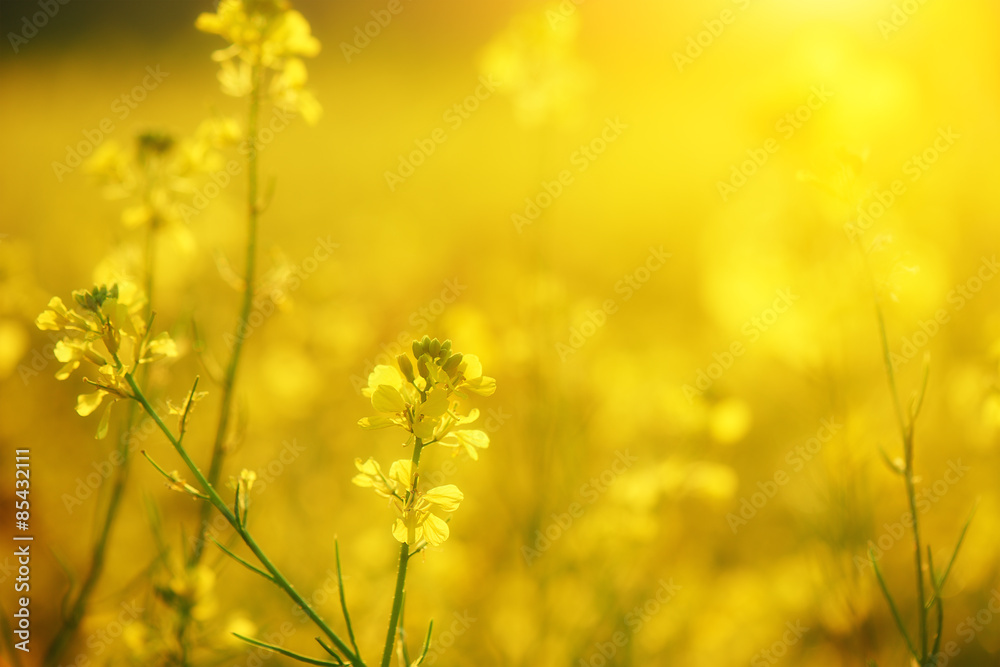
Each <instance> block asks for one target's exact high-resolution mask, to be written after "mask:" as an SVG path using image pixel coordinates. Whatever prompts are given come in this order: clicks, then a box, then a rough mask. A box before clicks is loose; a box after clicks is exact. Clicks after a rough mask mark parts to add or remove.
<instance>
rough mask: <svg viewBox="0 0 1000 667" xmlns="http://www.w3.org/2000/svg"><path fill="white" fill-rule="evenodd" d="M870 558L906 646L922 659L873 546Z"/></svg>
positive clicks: (869, 551)
mask: <svg viewBox="0 0 1000 667" xmlns="http://www.w3.org/2000/svg"><path fill="white" fill-rule="evenodd" d="M868 559H869V560H870V561H871V564H872V568H874V570H875V578H876V579H878V585H879V586H880V587H881V588H882V594H883V595H885V600H886V602H888V603H889V611H891V612H892V617H893V618H894V619H896V627H898V628H899V633H900V634H901V635H903V639H905V640H906V647H907V648H908V649H909V650H910V654H911V655H912V656H913V658H914V659H915V660H917V661H919V660H920V656H918V655H917V651H916V649H914V648H913V642H912V641H910V635H909V634H908V633H907V632H906V626H905V625H904V624H903V619H902V618H901V617H900V616H899V610H898V609H896V603H895V601H894V600H893V599H892V594H890V593H889V587H888V586H887V585H886V583H885V579H883V578H882V571H881V570H880V569H879V567H878V561H877V560H875V551H874V550H873V549H871V548H869V549H868Z"/></svg>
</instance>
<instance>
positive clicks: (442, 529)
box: [352, 458, 465, 546]
mask: <svg viewBox="0 0 1000 667" xmlns="http://www.w3.org/2000/svg"><path fill="white" fill-rule="evenodd" d="M354 464H355V466H356V467H357V469H358V471H359V472H358V474H357V475H355V476H354V479H353V480H352V481H353V482H354V483H355V484H357V485H358V486H361V487H366V488H372V489H374V490H375V493H377V494H379V495H380V496H383V497H385V498H389V499H391V503H392V506H393V508H394V509H395V510H396V514H397V518H396V522H395V523H394V524H393V527H392V535H393V537H395V538H396V539H397V540H399V541H400V542H405V543H406V544H411V545H413V544H419V543H420V542H421V541H422V540H426V541H427V543H428V544H430V545H431V546H438V545H440V544H441V543H442V542H444V541H445V540H447V539H448V535H449V530H448V523H447V521H446V518H447V517H448V515H450V514H451V513H452V512H454V511H455V510H457V509H458V506H459V505H460V504H461V502H462V500H463V499H464V498H465V496H464V495H463V494H462V492H461V491H459V489H458V487H457V486H455V485H454V484H445V485H443V486H436V487H434V488H432V489H429V490H427V491H419V490H417V489H416V487H415V484H416V475H415V473H414V466H413V462H412V461H409V460H407V459H401V460H399V461H396V462H394V463H393V464H392V466H390V468H389V475H388V476H386V475H385V474H384V473H383V472H382V467H381V466H379V464H378V462H377V461H375V460H374V459H371V458H369V459H368V460H367V461H362V460H361V459H356V460H355V462H354Z"/></svg>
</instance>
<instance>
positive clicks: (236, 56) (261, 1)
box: [195, 0, 322, 124]
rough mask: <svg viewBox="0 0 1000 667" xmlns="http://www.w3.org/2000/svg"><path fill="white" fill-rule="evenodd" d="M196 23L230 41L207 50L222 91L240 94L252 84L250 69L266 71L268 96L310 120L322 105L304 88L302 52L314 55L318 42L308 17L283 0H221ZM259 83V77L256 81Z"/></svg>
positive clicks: (316, 115) (247, 91)
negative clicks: (211, 11) (216, 63)
mask: <svg viewBox="0 0 1000 667" xmlns="http://www.w3.org/2000/svg"><path fill="white" fill-rule="evenodd" d="M195 25H196V26H197V28H198V29H199V30H201V31H202V32H207V33H211V34H215V35H219V36H220V37H222V38H223V39H225V40H226V41H228V42H229V43H230V46H229V47H227V48H225V49H220V50H218V51H216V52H215V53H213V54H212V59H213V60H216V61H217V62H219V63H220V66H221V70H220V71H219V82H220V83H221V84H222V91H223V92H224V93H226V94H227V95H233V96H235V97H244V96H246V95H248V94H249V93H250V91H251V90H252V88H253V86H254V83H255V82H254V81H253V76H254V72H255V71H260V70H259V68H262V69H263V71H266V72H268V73H270V75H271V78H270V83H269V86H268V88H267V89H266V90H267V93H268V95H269V97H270V99H271V101H272V102H274V103H275V104H277V105H279V106H281V107H282V108H285V109H288V110H290V111H295V112H297V113H299V114H301V115H302V117H303V118H304V119H305V120H306V122H308V123H310V124H311V123H315V122H316V120H318V118H319V115H320V113H321V111H322V110H321V108H320V106H319V103H318V102H316V99H315V98H314V97H313V96H312V93H310V92H309V91H307V90H305V84H306V79H307V75H306V68H305V64H304V63H303V62H302V58H303V57H309V58H311V57H313V56H315V55H316V54H318V53H319V51H320V43H319V40H317V39H316V38H315V37H313V36H312V33H311V30H310V27H309V22H308V21H306V19H305V17H304V16H302V14H300V13H299V12H297V11H295V10H293V9H291V7H290V5H289V3H288V2H287V1H286V0H221V1H220V2H219V8H218V9H217V10H216V12H215V13H214V14H210V13H204V14H202V15H200V16H199V17H198V20H197V21H196V23H195ZM258 83H259V82H258Z"/></svg>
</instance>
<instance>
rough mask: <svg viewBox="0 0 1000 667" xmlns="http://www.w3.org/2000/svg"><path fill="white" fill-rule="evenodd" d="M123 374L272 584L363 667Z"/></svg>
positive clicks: (128, 375) (136, 398)
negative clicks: (239, 518)
mask: <svg viewBox="0 0 1000 667" xmlns="http://www.w3.org/2000/svg"><path fill="white" fill-rule="evenodd" d="M125 378H126V380H127V381H128V383H129V387H131V389H132V392H133V398H134V399H135V400H136V401H138V402H139V404H140V405H141V406H142V408H143V410H145V411H146V414H148V415H149V416H150V418H151V419H152V420H153V421H154V422H155V423H156V425H157V427H159V429H160V431H162V432H163V434H164V435H165V436H166V438H167V440H168V441H169V442H170V444H171V445H172V446H173V448H174V450H175V451H176V452H177V454H178V455H179V456H180V457H181V460H182V461H184V465H185V466H187V468H188V470H190V471H191V474H192V475H194V477H195V479H196V480H198V484H199V485H200V486H201V488H202V490H203V491H204V492H205V494H206V495H207V496H208V502H209V503H211V504H212V505H213V506H214V507H215V509H216V510H218V512H219V513H220V514H221V515H222V516H223V517H224V518H225V519H226V521H227V522H228V523H229V525H231V526H232V527H233V529H234V530H235V531H236V533H237V534H238V535H239V536H240V538H241V539H242V540H243V543H244V544H246V545H247V547H248V548H249V549H250V551H251V552H252V553H253V555H254V556H255V557H256V558H257V560H258V561H259V562H260V564H261V565H263V566H264V569H265V570H267V572H268V573H269V574H270V575H271V576H272V577H273V578H274V583H275V585H276V586H277V587H278V588H280V589H281V590H282V591H283V592H284V593H285V594H286V595H287V596H288V597H289V598H291V599H292V601H293V602H295V604H297V605H298V606H299V607H301V608H302V610H303V611H304V612H305V614H306V616H308V617H309V619H310V620H311V621H312V622H313V623H315V624H316V626H317V627H318V628H320V629H321V630H322V631H323V633H324V634H325V635H326V636H327V637H329V638H330V641H331V642H333V644H334V646H336V647H337V649H338V650H339V651H340V652H341V653H343V654H344V655H345V656H346V657H347V659H348V660H349V661H350V662H351V664H352V665H354V667H365V663H364V662H363V661H362V660H361V658H360V657H359V656H358V655H357V654H355V653H354V652H353V651H351V649H350V648H349V647H348V646H347V644H345V643H344V641H343V640H342V639H341V638H340V637H339V636H338V635H337V633H336V632H334V631H333V629H332V628H330V626H328V625H327V624H326V622H325V621H323V619H322V618H320V616H319V614H317V613H316V611H315V610H314V609H313V608H312V607H311V606H310V605H309V603H308V602H306V600H305V598H303V597H302V596H301V595H299V593H298V591H296V590H295V587H294V586H292V584H291V583H289V581H288V579H286V578H285V576H284V575H283V574H282V573H281V571H280V570H278V568H277V566H275V565H274V563H272V562H271V560H270V559H269V558H268V557H267V555H266V554H265V553H264V551H263V550H262V549H261V548H260V545H258V544H257V542H256V540H254V539H253V537H252V536H251V535H250V533H249V532H248V530H247V529H246V528H245V527H243V526H241V525H240V523H239V521H237V519H236V515H235V514H233V512H232V510H230V509H229V507H228V506H227V505H226V502H225V501H224V500H223V499H222V498H221V497H220V496H219V493H218V492H217V491H216V490H215V487H214V486H212V485H211V484H209V482H208V479H206V478H205V475H204V473H202V472H201V470H200V469H199V468H198V466H197V465H195V463H194V461H193V460H191V457H190V456H189V455H188V453H187V450H185V449H184V446H183V444H182V442H181V441H180V440H178V439H177V438H176V437H175V436H174V434H173V432H171V430H170V429H169V428H168V427H167V425H166V424H164V423H163V420H162V419H161V418H160V416H159V414H157V412H156V410H155V409H153V406H152V405H150V404H149V401H148V400H147V399H146V396H145V395H144V394H143V392H142V390H140V389H139V386H138V385H137V384H136V382H135V378H133V377H132V374H131V373H127V374H126V375H125Z"/></svg>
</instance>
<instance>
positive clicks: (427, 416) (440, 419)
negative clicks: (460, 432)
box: [358, 336, 496, 458]
mask: <svg viewBox="0 0 1000 667" xmlns="http://www.w3.org/2000/svg"><path fill="white" fill-rule="evenodd" d="M413 359H414V360H415V362H416V363H415V364H414V361H411V359H410V357H409V356H407V355H405V354H401V355H399V356H398V357H397V359H396V362H397V364H398V368H397V367H394V366H385V365H381V366H376V367H375V369H374V370H373V371H372V372H371V374H370V375H369V376H368V386H367V387H365V388H364V389H362V393H363V394H364V395H365V396H368V397H370V398H371V403H372V407H373V408H374V409H375V410H376V411H377V412H378V413H379V414H378V415H376V416H373V417H364V418H362V419H361V420H359V421H358V424H359V425H360V426H361V427H362V428H366V429H377V428H387V427H390V426H399V427H401V428H403V429H404V430H406V431H409V432H410V433H411V434H412V435H411V437H410V439H409V442H410V443H412V442H413V441H414V439H415V438H420V439H421V441H422V442H423V444H425V445H426V444H431V443H432V442H439V441H442V439H443V438H444V437H445V436H446V435H447V434H448V432H449V430H450V429H451V428H453V427H454V426H457V425H460V424H463V423H468V422H470V421H474V420H475V417H473V418H472V419H469V418H468V417H462V416H461V415H460V414H458V412H457V410H458V404H457V403H454V402H452V400H451V397H452V396H455V397H459V398H466V397H467V395H468V394H470V393H471V394H478V395H480V396H490V395H492V394H493V392H495V391H496V380H494V379H493V378H491V377H487V376H485V375H483V367H482V364H481V363H480V361H479V358H478V357H476V355H474V354H466V355H462V354H458V353H452V351H451V341H445V342H444V343H441V342H439V341H438V340H437V339H433V340H432V339H430V338H428V337H427V336H424V338H423V340H420V341H414V342H413ZM476 417H478V412H476ZM476 433H481V432H476ZM473 438H474V439H475V442H476V443H479V444H474V445H473V446H475V447H480V448H482V447H485V446H486V444H488V442H489V439H488V438H485V433H483V434H482V436H477V435H469V436H467V437H466V440H468V441H469V442H470V444H472V440H471V439H473ZM484 439H485V443H484ZM448 442H449V443H451V445H450V446H457V445H458V444H459V443H458V442H456V441H455V440H454V439H451V440H449V441H448ZM473 458H475V456H473Z"/></svg>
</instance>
